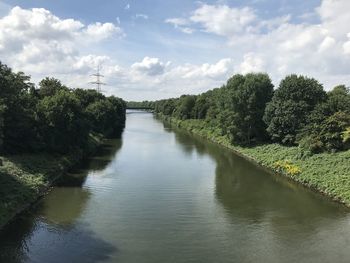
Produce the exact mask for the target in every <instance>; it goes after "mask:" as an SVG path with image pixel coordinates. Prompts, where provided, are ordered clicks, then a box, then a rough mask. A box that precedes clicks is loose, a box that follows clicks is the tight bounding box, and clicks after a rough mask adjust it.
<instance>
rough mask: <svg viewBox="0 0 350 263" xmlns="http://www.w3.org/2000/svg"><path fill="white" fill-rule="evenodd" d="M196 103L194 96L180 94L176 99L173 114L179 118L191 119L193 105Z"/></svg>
mask: <svg viewBox="0 0 350 263" xmlns="http://www.w3.org/2000/svg"><path fill="white" fill-rule="evenodd" d="M195 103H196V96H191V95H182V96H181V97H180V99H179V101H178V105H177V108H176V111H175V113H174V114H175V116H176V117H177V118H179V119H181V120H185V119H191V118H192V116H193V111H192V110H193V107H194V105H195Z"/></svg>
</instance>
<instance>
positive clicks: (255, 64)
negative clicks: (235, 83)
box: [238, 53, 265, 74]
mask: <svg viewBox="0 0 350 263" xmlns="http://www.w3.org/2000/svg"><path fill="white" fill-rule="evenodd" d="M264 68H265V65H264V61H263V60H262V58H260V57H258V56H256V55H255V54H254V53H247V54H245V55H244V58H243V62H242V63H241V64H240V65H239V69H238V71H239V72H241V73H242V74H247V73H250V72H262V71H264Z"/></svg>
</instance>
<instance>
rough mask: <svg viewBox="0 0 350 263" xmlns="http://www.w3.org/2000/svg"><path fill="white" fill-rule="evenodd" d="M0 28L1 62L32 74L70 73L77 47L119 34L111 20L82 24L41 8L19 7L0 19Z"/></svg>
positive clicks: (79, 59) (40, 75) (119, 29)
mask: <svg viewBox="0 0 350 263" xmlns="http://www.w3.org/2000/svg"><path fill="white" fill-rule="evenodd" d="M0 29H1V30H0V56H1V59H2V60H3V62H5V63H9V64H10V66H12V67H14V68H15V69H19V70H23V71H25V72H27V73H29V74H31V75H33V76H34V77H36V76H38V77H42V76H44V75H46V74H52V73H55V74H63V73H68V72H71V73H72V74H74V72H75V71H74V70H76V69H77V68H76V65H78V64H79V63H80V61H81V59H83V58H84V56H83V55H81V54H80V52H79V50H80V49H83V48H86V47H88V46H89V45H90V43H91V44H95V43H96V42H99V41H102V40H104V39H107V38H110V37H112V36H121V35H122V34H123V33H122V29H121V28H119V27H117V26H115V25H114V24H112V23H104V24H102V23H94V24H89V25H84V24H83V23H82V22H80V21H78V20H74V19H60V18H59V17H57V16H55V15H53V14H52V13H51V12H50V11H48V10H46V9H43V8H33V9H22V8H20V7H14V8H12V9H11V11H10V12H9V13H8V15H6V16H4V17H2V18H0ZM85 68H86V67H85ZM81 70H82V68H80V69H79V71H81Z"/></svg>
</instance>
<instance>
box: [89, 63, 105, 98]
mask: <svg viewBox="0 0 350 263" xmlns="http://www.w3.org/2000/svg"><path fill="white" fill-rule="evenodd" d="M100 70H101V65H98V66H97V72H96V73H95V74H92V75H91V76H94V77H96V81H92V82H90V83H91V84H94V85H96V90H97V92H102V90H101V86H102V85H106V83H103V82H102V81H101V78H103V77H104V76H103V75H101V74H100Z"/></svg>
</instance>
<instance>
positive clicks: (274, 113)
mask: <svg viewBox="0 0 350 263" xmlns="http://www.w3.org/2000/svg"><path fill="white" fill-rule="evenodd" d="M326 98H327V94H326V92H325V91H324V90H323V87H322V85H321V84H319V83H318V81H317V80H315V79H312V78H307V77H304V76H297V75H290V76H287V77H286V78H285V79H283V80H282V81H281V83H280V85H279V88H278V89H277V90H276V91H275V93H274V96H273V98H272V101H271V102H270V103H268V105H267V107H266V111H265V116H264V121H265V123H266V124H267V125H268V128H267V131H268V133H269V134H270V136H271V139H272V140H273V141H276V142H279V143H282V144H287V145H293V144H295V143H296V136H297V133H298V132H299V130H300V129H302V128H304V126H305V125H306V123H307V117H308V115H309V114H310V113H311V112H312V111H313V110H314V108H315V107H316V105H318V104H319V103H321V102H323V101H325V100H326Z"/></svg>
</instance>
